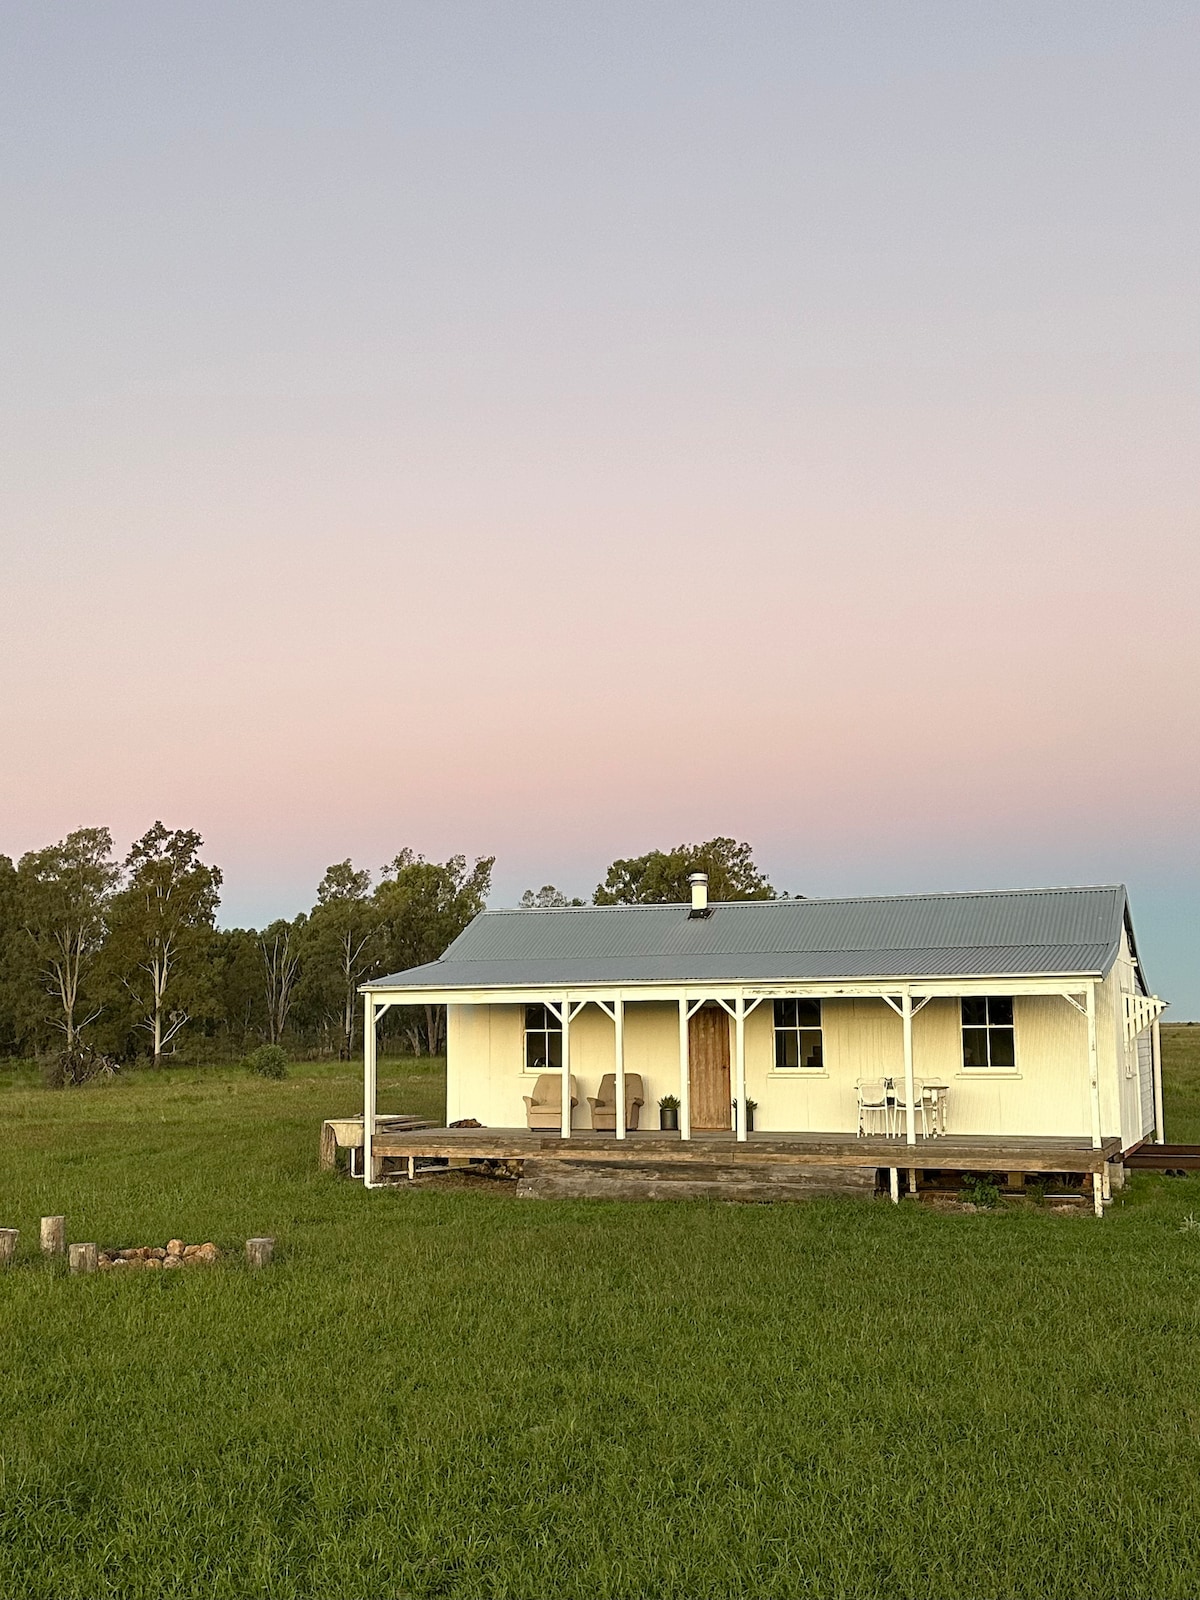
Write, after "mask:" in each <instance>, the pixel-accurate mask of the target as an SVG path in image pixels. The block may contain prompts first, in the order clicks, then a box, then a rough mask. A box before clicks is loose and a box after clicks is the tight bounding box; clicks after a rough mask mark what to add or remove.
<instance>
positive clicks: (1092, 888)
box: [480, 883, 1125, 917]
mask: <svg viewBox="0 0 1200 1600" xmlns="http://www.w3.org/2000/svg"><path fill="white" fill-rule="evenodd" d="M1123 890H1125V885H1124V884H1123V883H1049V884H1040V885H1036V886H1034V887H1031V888H1018V889H922V890H918V891H917V892H916V893H913V894H845V895H843V894H831V895H788V896H782V895H781V896H780V897H779V898H778V899H775V900H711V901H710V902H709V904H710V905H711V906H721V907H726V906H794V905H805V906H828V905H843V906H849V905H884V904H887V903H889V902H892V903H894V902H896V901H901V900H903V901H909V900H987V899H998V898H1000V897H1001V896H1003V895H1013V894H1021V895H1036V894H1097V893H1100V892H1101V891H1109V892H1112V893H1117V892H1120V891H1123ZM689 905H690V902H689V901H687V900H650V901H629V900H625V901H621V902H620V903H618V904H617V905H606V906H597V905H585V906H486V907H485V908H484V910H483V911H482V912H481V913H480V915H482V916H496V917H500V916H513V915H516V916H524V915H525V914H526V913H528V912H537V913H539V914H544V913H546V912H564V911H667V910H675V911H685V910H687V909H688V908H689Z"/></svg>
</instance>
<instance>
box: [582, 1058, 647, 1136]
mask: <svg viewBox="0 0 1200 1600" xmlns="http://www.w3.org/2000/svg"><path fill="white" fill-rule="evenodd" d="M645 1103H646V1101H645V1096H644V1091H643V1089H642V1075H641V1073H640V1072H627V1073H626V1074H625V1126H626V1127H627V1128H636V1127H637V1125H638V1112H639V1111H640V1110H641V1108H642V1107H643V1106H644V1105H645ZM588 1105H590V1106H591V1108H592V1127H593V1128H595V1129H596V1131H597V1132H598V1133H616V1131H617V1075H616V1073H615V1072H606V1073H605V1074H604V1076H603V1077H602V1078H601V1079H600V1087H599V1089H597V1091H596V1093H595V1094H594V1095H588Z"/></svg>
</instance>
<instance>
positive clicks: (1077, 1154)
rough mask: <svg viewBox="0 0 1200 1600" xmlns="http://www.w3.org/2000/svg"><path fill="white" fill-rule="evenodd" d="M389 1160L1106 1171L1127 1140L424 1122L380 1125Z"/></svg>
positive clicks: (378, 1149)
mask: <svg viewBox="0 0 1200 1600" xmlns="http://www.w3.org/2000/svg"><path fill="white" fill-rule="evenodd" d="M373 1145H374V1152H375V1155H376V1156H377V1157H380V1158H396V1157H401V1158H403V1157H411V1158H413V1159H414V1160H432V1159H446V1158H455V1157H457V1158H459V1159H460V1160H461V1159H466V1160H470V1161H529V1160H532V1161H539V1160H540V1161H554V1162H591V1163H595V1162H603V1163H604V1164H605V1165H608V1164H610V1163H624V1162H629V1163H647V1162H653V1163H655V1164H659V1163H671V1162H688V1163H690V1164H693V1165H694V1164H695V1163H697V1162H709V1163H712V1164H713V1165H714V1166H719V1167H730V1166H739V1165H752V1166H755V1167H759V1168H767V1167H777V1168H787V1167H841V1168H862V1167H874V1168H880V1167H884V1168H892V1167H899V1168H917V1169H920V1170H923V1171H950V1172H1026V1173H1031V1172H1080V1173H1082V1172H1101V1171H1103V1169H1104V1166H1105V1163H1106V1162H1108V1161H1113V1160H1116V1159H1117V1158H1118V1157H1119V1155H1120V1148H1121V1146H1120V1140H1119V1139H1106V1140H1105V1141H1104V1143H1103V1145H1102V1146H1101V1147H1100V1149H1099V1150H1094V1149H1093V1148H1092V1145H1091V1141H1090V1140H1088V1139H1018V1138H1003V1139H997V1138H984V1137H981V1136H975V1135H958V1136H947V1137H944V1138H940V1139H918V1140H917V1142H916V1144H915V1145H910V1144H906V1143H905V1142H904V1140H903V1139H885V1138H879V1137H871V1138H866V1139H858V1138H855V1137H854V1135H853V1134H841V1133H752V1134H750V1136H749V1138H747V1139H746V1140H744V1141H739V1140H737V1139H735V1138H734V1137H733V1135H732V1134H731V1133H701V1134H693V1135H692V1137H691V1139H681V1138H680V1137H679V1135H678V1134H676V1133H659V1132H657V1131H653V1132H652V1131H649V1130H647V1131H644V1132H643V1131H638V1132H636V1133H629V1134H628V1135H627V1136H626V1137H625V1138H624V1139H617V1138H616V1137H615V1136H614V1135H613V1134H611V1133H593V1132H591V1131H590V1130H587V1129H581V1130H580V1131H578V1132H574V1133H572V1134H571V1137H570V1138H569V1139H563V1138H560V1137H559V1136H558V1134H555V1133H542V1132H531V1131H530V1130H529V1129H528V1128H423V1129H420V1130H412V1131H409V1130H403V1131H401V1130H396V1129H391V1128H385V1127H383V1126H380V1127H379V1129H378V1131H377V1132H376V1134H375V1138H374V1140H373Z"/></svg>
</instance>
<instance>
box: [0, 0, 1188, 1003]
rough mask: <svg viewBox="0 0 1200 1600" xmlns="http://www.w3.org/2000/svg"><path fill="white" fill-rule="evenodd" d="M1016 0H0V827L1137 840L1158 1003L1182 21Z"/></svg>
mask: <svg viewBox="0 0 1200 1600" xmlns="http://www.w3.org/2000/svg"><path fill="white" fill-rule="evenodd" d="M1051 10H1052V14H1051V15H1046V14H1044V11H1045V8H1041V7H1034V6H1028V7H1021V6H1016V7H1012V8H1005V10H1004V11H1003V12H1002V13H1001V12H989V13H984V12H975V11H970V12H964V11H962V10H961V9H960V8H958V7H956V6H950V5H945V6H938V5H929V6H916V7H912V8H908V7H905V8H900V9H899V10H896V11H892V10H885V9H882V8H871V7H863V8H861V9H857V10H855V9H853V8H849V9H848V8H844V7H841V6H833V5H829V6H795V5H780V6H775V5H757V4H739V5H738V6H736V7H735V6H704V5H700V6H683V5H673V4H667V5H664V6H661V7H655V8H653V10H652V11H651V12H647V11H646V10H645V8H641V7H628V8H626V7H622V6H620V5H613V6H604V7H586V6H585V7H582V8H567V9H566V10H565V11H564V10H563V9H562V8H558V7H552V6H549V5H545V6H532V5H526V4H517V5H515V6H513V7H508V8H503V9H500V10H497V9H495V8H492V7H490V6H480V5H474V4H464V5H455V6H450V7H446V8H430V9H426V10H419V9H418V8H415V7H414V8H394V7H390V6H384V5H377V6H376V5H370V4H368V5H363V6H358V7H355V8H354V9H353V12H352V13H337V14H335V12H332V11H330V10H329V9H328V8H325V7H316V6H314V7H306V6H303V5H301V6H287V7H283V6H272V5H264V6H262V7H256V8H254V11H253V14H252V15H250V16H247V15H246V14H245V13H244V8H239V7H234V6H232V5H225V6H222V5H216V6H213V7H208V8H205V9H204V10H203V12H201V11H199V10H191V11H188V10H186V9H185V10H182V11H174V10H172V11H170V12H165V11H163V10H162V8H160V7H155V6H150V5H148V4H145V5H139V4H132V5H130V6H128V7H122V8H120V10H119V11H115V12H107V13H106V12H103V11H96V10H95V9H93V8H91V7H83V6H72V5H64V6H62V7H55V8H40V7H37V8H35V7H32V6H30V7H24V8H22V7H18V8H17V10H16V24H15V27H14V29H13V36H12V38H10V40H9V48H8V52H7V65H6V66H5V67H4V74H5V76H4V79H3V81H2V82H0V92H2V93H3V101H4V103H5V105H6V107H7V108H8V109H7V112H6V115H7V118H8V122H9V137H8V138H7V140H6V149H5V154H4V157H3V166H2V169H0V179H2V195H3V200H4V205H5V215H6V217H7V218H8V225H7V227H6V230H5V232H6V235H7V240H6V244H5V246H4V255H3V257H2V259H0V270H2V272H3V280H4V283H3V286H4V303H5V305H6V308H7V312H8V322H9V326H8V329H7V332H6V334H5V342H4V347H3V352H2V355H3V359H2V360H0V414H2V422H3V426H2V430H0V513H2V523H0V537H2V539H3V553H4V558H5V593H6V599H7V602H8V603H7V605H6V606H5V644H4V649H3V652H2V655H0V748H2V749H3V750H4V752H5V756H6V760H5V768H6V781H5V783H4V785H3V789H2V791H0V850H3V851H6V852H7V853H10V854H13V855H16V854H19V853H20V852H21V851H22V850H24V849H27V848H30V847H32V846H35V845H39V844H42V843H45V842H47V841H48V840H50V839H52V838H55V837H58V836H60V835H61V834H62V833H63V832H65V831H66V830H67V829H69V828H71V827H74V826H77V825H80V824H82V823H92V822H98V821H103V822H108V823H109V824H110V825H111V826H113V828H114V829H115V830H116V832H117V833H118V835H119V836H120V838H121V840H122V843H125V842H127V841H128V839H129V838H130V837H131V836H133V835H134V834H135V833H137V832H140V831H142V830H143V829H144V828H145V827H146V826H148V825H149V823H150V822H152V821H153V820H154V819H155V818H156V817H160V816H161V817H162V818H163V820H164V821H166V822H167V823H168V824H169V825H172V826H194V827H197V828H199V829H200V830H201V832H203V833H204V835H205V837H206V839H207V841H208V845H209V849H210V852H211V854H212V856H213V857H214V858H215V859H217V860H218V861H220V862H221V864H222V865H223V866H224V867H225V870H226V875H227V884H226V888H227V896H226V906H225V912H224V915H225V916H226V917H227V918H229V919H231V920H262V919H265V918H266V917H269V916H270V915H272V914H278V913H283V912H291V911H294V910H295V909H297V908H298V907H299V906H301V905H304V904H307V903H309V901H310V900H311V896H312V890H313V887H314V886H315V882H316V879H317V878H318V877H319V875H320V872H321V870H322V869H323V868H324V866H325V865H326V864H327V863H328V862H329V861H331V860H335V859H339V858H341V857H343V856H345V855H347V854H350V855H353V856H354V857H355V859H356V860H359V861H361V862H363V863H366V864H370V865H372V866H376V867H377V866H378V865H379V864H380V862H381V861H382V860H384V859H385V858H386V857H388V856H390V855H392V854H394V852H395V850H396V849H397V848H399V846H400V845H402V844H406V843H407V844H411V845H413V846H415V847H416V848H418V849H420V850H423V851H425V852H426V853H428V854H431V855H438V856H441V855H444V854H446V853H448V852H450V851H454V850H462V851H465V852H467V853H469V854H473V853H477V852H478V853H488V854H491V853H493V852H494V853H496V854H497V855H498V857H499V862H498V866H497V899H498V900H500V901H504V900H511V899H513V898H515V896H516V895H517V894H519V892H520V890H521V889H522V888H524V887H525V886H527V885H530V884H533V885H536V884H539V883H541V882H543V881H546V880H547V879H551V880H553V881H556V882H558V883H560V884H561V885H562V887H564V888H567V889H569V890H571V891H573V892H588V891H590V889H591V888H592V887H593V886H594V884H595V882H596V881H597V879H598V877H599V876H600V875H601V873H602V871H603V868H604V866H605V864H606V863H607V862H608V861H609V860H610V859H611V858H612V856H613V855H615V854H628V853H632V852H635V851H639V850H642V849H646V848H649V847H651V846H653V845H659V844H664V845H665V844H671V843H675V842H679V841H680V840H683V839H686V838H700V837H704V836H707V835H709V834H712V833H715V832H723V833H732V834H735V835H737V836H739V837H745V838H748V839H750V840H751V841H752V842H753V843H754V844H755V845H756V847H757V849H758V852H759V854H760V856H761V858H762V859H763V860H764V861H765V862H766V863H767V865H768V866H769V868H770V870H771V871H772V873H773V875H774V876H775V878H776V880H777V881H778V882H780V883H782V884H783V886H785V887H788V888H791V889H794V890H801V891H808V892H813V893H836V892H843V891H847V892H857V891H864V890H866V891H869V890H872V889H877V890H881V891H886V890H891V889H898V888H904V889H915V888H922V887H932V888H950V887H979V886H989V885H992V884H1008V883H1022V882H1024V883H1031V882H1062V881H1095V880H1100V879H1104V880H1108V879H1112V878H1125V879H1127V880H1129V881H1130V882H1131V884H1132V886H1133V887H1134V889H1135V894H1136V898H1135V909H1136V910H1138V913H1139V923H1140V924H1141V925H1142V926H1143V943H1144V944H1149V945H1150V948H1148V949H1147V951H1146V955H1147V963H1148V966H1149V967H1150V969H1151V972H1152V975H1156V972H1157V971H1161V972H1163V974H1164V976H1163V978H1162V979H1161V980H1160V987H1162V988H1163V989H1164V992H1167V985H1168V980H1169V981H1170V982H1171V983H1173V984H1174V989H1173V990H1172V991H1170V992H1172V994H1173V997H1178V996H1180V995H1181V994H1182V995H1185V996H1186V997H1187V1000H1186V1001H1185V1005H1184V1009H1185V1012H1186V1011H1187V1009H1188V1005H1189V1004H1190V1006H1191V1014H1195V1015H1200V982H1198V981H1197V980H1196V978H1195V977H1194V974H1195V972H1196V970H1197V968H1198V967H1200V934H1198V933H1197V924H1196V917H1195V909H1196V904H1197V894H1198V893H1200V860H1198V852H1197V844H1196V825H1195V814H1196V796H1197V794H1200V755H1198V754H1197V752H1198V751H1200V739H1198V737H1197V736H1198V734H1200V728H1198V726H1197V723H1198V715H1197V713H1198V708H1200V694H1198V692H1197V648H1196V626H1195V621H1194V616H1195V598H1194V597H1195V594H1196V592H1197V588H1198V580H1200V571H1198V568H1200V555H1198V551H1200V540H1198V539H1197V531H1198V530H1197V517H1196V488H1197V484H1196V461H1197V459H1200V456H1198V453H1197V449H1196V375H1197V354H1198V346H1200V336H1198V333H1200V330H1198V326H1197V321H1198V319H1197V300H1196V293H1195V265H1194V263H1195V259H1196V247H1197V242H1198V241H1197V237H1196V235H1197V231H1198V230H1197V213H1198V209H1200V208H1198V203H1197V195H1198V194H1200V184H1198V182H1197V179H1198V177H1200V174H1198V173H1197V170H1196V168H1197V159H1196V149H1195V140H1194V130H1193V129H1192V127H1191V123H1190V109H1189V108H1190V107H1191V106H1192V105H1194V101H1195V93H1196V88H1197V84H1196V76H1197V74H1196V68H1197V62H1198V60H1200V51H1198V49H1197V44H1198V39H1197V34H1198V31H1200V30H1198V26H1197V19H1196V14H1195V12H1194V10H1192V9H1190V8H1187V7H1181V6H1167V5H1153V4H1151V5H1148V6H1145V7H1139V8H1137V11H1136V12H1130V11H1129V10H1128V9H1127V8H1123V7H1118V6H1116V5H1112V6H1106V5H1086V6H1085V5H1078V6H1073V5H1063V6H1056V7H1054V8H1051ZM1143 908H1144V909H1143ZM1147 927H1149V929H1150V930H1152V935H1153V936H1152V938H1148V935H1147ZM1155 941H1157V948H1156V947H1155ZM1156 956H1157V957H1158V960H1157V962H1156V959H1155V958H1156ZM1189 986H1190V987H1189Z"/></svg>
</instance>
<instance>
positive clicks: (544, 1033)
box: [521, 1001, 563, 1078]
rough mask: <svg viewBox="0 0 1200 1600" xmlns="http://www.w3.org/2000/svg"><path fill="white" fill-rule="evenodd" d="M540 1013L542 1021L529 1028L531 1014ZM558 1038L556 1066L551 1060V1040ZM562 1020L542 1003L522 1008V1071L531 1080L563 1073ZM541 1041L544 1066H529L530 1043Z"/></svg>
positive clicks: (530, 1003)
mask: <svg viewBox="0 0 1200 1600" xmlns="http://www.w3.org/2000/svg"><path fill="white" fill-rule="evenodd" d="M531 1011H540V1012H541V1020H540V1022H539V1025H538V1026H537V1027H533V1028H531V1027H530V1026H529V1013H530V1012H531ZM555 1036H557V1038H558V1065H557V1066H555V1065H554V1063H553V1062H552V1061H551V1059H550V1040H551V1039H552V1038H553V1037H555ZM562 1036H563V1026H562V1019H561V1018H560V1017H556V1016H555V1015H554V1013H553V1011H551V1010H550V1008H549V1006H547V1005H543V1004H542V1003H541V1002H540V1001H531V1002H529V1003H528V1004H527V1005H525V1006H524V1007H523V1008H522V1014H521V1071H522V1072H523V1073H524V1074H525V1075H526V1077H530V1078H539V1077H541V1075H542V1073H543V1072H558V1073H561V1072H562ZM539 1038H540V1039H541V1041H542V1059H543V1065H542V1066H540V1067H534V1066H530V1064H529V1041H530V1040H531V1039H539Z"/></svg>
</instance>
